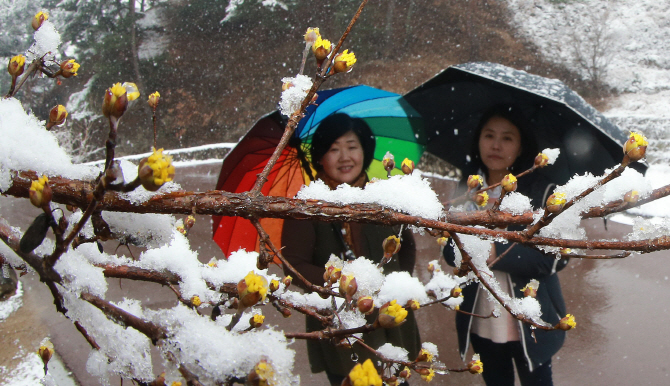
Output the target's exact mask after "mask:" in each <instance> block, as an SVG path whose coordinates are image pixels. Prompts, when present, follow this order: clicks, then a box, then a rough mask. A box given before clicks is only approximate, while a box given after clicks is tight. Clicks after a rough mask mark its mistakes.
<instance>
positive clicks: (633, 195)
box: [623, 190, 640, 204]
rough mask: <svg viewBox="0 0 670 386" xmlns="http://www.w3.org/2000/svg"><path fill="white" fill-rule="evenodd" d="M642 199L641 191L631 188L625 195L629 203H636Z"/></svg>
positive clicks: (625, 199)
mask: <svg viewBox="0 0 670 386" xmlns="http://www.w3.org/2000/svg"><path fill="white" fill-rule="evenodd" d="M639 199H640V193H638V191H637V190H630V191H628V192H627V193H626V194H625V195H624V196H623V200H624V201H625V202H627V203H629V204H634V203H636V202H637V201H638V200H639Z"/></svg>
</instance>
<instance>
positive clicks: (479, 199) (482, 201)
mask: <svg viewBox="0 0 670 386" xmlns="http://www.w3.org/2000/svg"><path fill="white" fill-rule="evenodd" d="M473 201H474V202H475V204H477V206H478V207H480V208H483V207H485V206H486V204H488V203H489V194H488V193H486V192H481V193H477V195H476V196H475V198H474V199H473Z"/></svg>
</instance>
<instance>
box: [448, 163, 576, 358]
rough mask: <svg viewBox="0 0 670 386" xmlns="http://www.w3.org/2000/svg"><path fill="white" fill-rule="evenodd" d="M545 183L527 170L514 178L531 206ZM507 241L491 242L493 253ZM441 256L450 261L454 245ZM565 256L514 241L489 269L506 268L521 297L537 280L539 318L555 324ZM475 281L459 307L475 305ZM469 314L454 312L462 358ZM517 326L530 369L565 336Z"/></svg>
mask: <svg viewBox="0 0 670 386" xmlns="http://www.w3.org/2000/svg"><path fill="white" fill-rule="evenodd" d="M548 187H549V183H547V181H546V180H544V179H543V178H542V177H541V176H539V175H536V174H530V175H528V176H526V177H522V178H520V179H519V180H518V189H517V191H518V192H520V193H522V194H524V195H526V196H528V197H529V198H530V199H531V204H532V205H533V207H534V208H538V207H543V206H544V202H545V199H546V197H547V196H548V194H550V193H551V192H549V189H548ZM460 190H461V191H463V190H464V181H462V182H461V189H460ZM508 229H509V230H522V229H523V227H520V226H518V227H509V228H508ZM508 247H509V244H502V243H498V242H496V243H495V253H496V254H497V255H500V254H501V253H503V252H504V251H505V250H507V248H508ZM444 258H445V260H446V261H447V264H449V265H451V266H453V265H454V247H453V243H449V244H448V245H447V246H446V247H445V248H444ZM567 263H568V261H567V259H560V260H557V259H556V258H555V257H554V256H550V255H546V254H544V253H542V252H540V251H538V250H536V249H533V248H530V247H526V246H522V245H516V246H514V247H513V248H512V250H511V251H510V252H509V253H507V255H505V256H504V257H503V258H502V259H501V260H500V261H498V262H497V263H496V264H495V265H494V266H493V267H492V269H495V270H498V271H502V272H506V273H508V274H509V275H510V278H511V281H512V283H511V284H512V285H511V288H513V289H514V294H513V295H514V297H517V298H518V297H522V296H523V292H522V291H521V289H522V288H523V287H525V286H526V284H528V282H529V281H530V280H531V279H536V280H538V281H539V282H540V286H539V288H538V290H537V300H538V302H539V303H540V307H541V310H542V320H544V321H545V322H547V323H549V324H551V325H555V324H556V323H558V321H559V320H560V319H561V318H562V317H564V316H565V314H566V309H565V301H564V300H563V293H562V292H561V285H560V283H559V281H558V276H557V275H556V272H557V271H560V270H561V269H563V268H565V266H566V265H567ZM478 288H479V284H478V283H471V284H469V285H468V286H466V287H465V288H464V289H463V296H464V300H463V303H462V304H461V306H460V309H461V310H463V311H466V312H470V313H472V312H473V310H474V308H475V301H476V300H477V299H476V297H477V294H478ZM471 322H472V316H469V315H466V314H463V313H458V314H456V330H457V332H458V344H459V349H460V353H461V357H462V358H463V360H465V355H466V353H467V350H468V346H469V344H470V327H471ZM518 323H519V328H520V330H521V332H522V333H521V334H520V337H521V344H522V346H523V348H524V353H525V356H526V360H527V361H528V365H529V368H530V370H531V371H532V370H533V369H534V368H536V367H537V366H539V365H541V364H542V363H545V362H546V361H548V360H549V359H551V357H552V356H553V355H554V354H555V353H556V352H558V350H559V349H560V348H561V346H562V345H563V341H564V340H565V332H564V331H561V330H555V331H545V330H540V329H534V330H531V328H530V326H529V325H528V324H525V323H522V322H518Z"/></svg>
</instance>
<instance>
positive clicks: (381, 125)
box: [213, 85, 426, 256]
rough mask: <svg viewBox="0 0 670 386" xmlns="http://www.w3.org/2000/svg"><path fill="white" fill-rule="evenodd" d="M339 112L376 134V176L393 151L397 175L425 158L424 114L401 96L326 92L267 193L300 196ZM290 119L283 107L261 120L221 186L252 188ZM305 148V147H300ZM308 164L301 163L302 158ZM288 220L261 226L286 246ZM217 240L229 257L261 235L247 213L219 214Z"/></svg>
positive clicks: (362, 90)
mask: <svg viewBox="0 0 670 386" xmlns="http://www.w3.org/2000/svg"><path fill="white" fill-rule="evenodd" d="M334 113H346V114H348V115H349V116H351V117H355V118H361V119H363V120H365V121H366V123H367V124H368V125H369V126H370V129H371V130H372V133H373V134H374V135H375V141H376V146H375V154H374V160H373V161H372V164H371V165H370V168H369V169H368V176H369V177H370V178H373V177H377V178H385V177H386V171H385V170H384V167H383V166H382V163H381V159H382V158H383V157H384V155H385V154H386V152H387V151H390V152H391V153H392V154H393V155H394V157H395V158H396V159H397V160H398V161H397V162H396V166H398V167H397V168H396V169H394V170H393V171H392V172H391V174H400V173H402V171H400V169H399V166H400V162H401V161H402V160H403V159H404V158H409V159H411V160H412V161H414V162H419V159H420V158H421V155H422V154H423V151H424V149H425V145H426V138H425V134H424V131H423V120H422V119H421V116H420V115H419V114H418V113H417V112H416V110H414V109H413V108H412V107H411V106H409V104H407V102H406V101H405V100H404V99H402V97H401V96H400V95H398V94H394V93H390V92H388V91H383V90H379V89H376V88H373V87H369V86H364V85H361V86H353V87H345V88H339V89H333V90H325V91H320V92H319V93H318V98H317V100H316V104H315V105H312V106H309V107H308V108H307V111H306V115H305V117H304V118H303V119H302V120H301V121H300V123H299V125H298V127H297V128H296V131H295V134H294V138H293V139H292V141H291V146H287V147H286V148H285V149H284V151H283V152H282V155H281V157H280V158H279V160H278V162H277V163H276V164H275V166H274V167H273V168H272V171H271V172H270V175H269V176H268V181H267V182H266V183H265V184H264V185H263V188H262V189H261V192H262V193H263V194H264V195H266V196H283V197H294V196H295V195H296V194H297V193H298V191H299V190H300V188H301V187H302V186H303V185H304V184H308V183H309V182H310V178H309V177H308V175H309V174H311V175H313V173H308V172H310V171H308V170H305V168H311V165H309V161H310V160H309V148H310V144H311V140H312V136H313V135H314V132H315V131H316V128H317V127H318V126H319V123H321V121H322V120H323V119H324V118H325V117H327V116H329V115H331V114H334ZM285 124H286V122H285V121H284V119H283V118H282V116H281V114H280V113H279V112H278V111H275V112H273V113H271V114H268V115H266V116H264V117H263V118H261V119H260V120H258V122H256V123H255V124H254V126H253V127H252V128H251V130H249V132H248V133H247V134H246V135H245V136H244V137H243V138H242V140H241V141H240V142H239V143H238V144H237V146H235V148H234V149H232V150H231V152H230V153H229V154H228V155H227V156H226V158H225V159H224V160H223V166H222V167H221V173H220V175H219V181H218V183H217V185H216V188H217V189H218V190H225V191H228V192H233V193H241V192H247V191H249V190H251V188H252V187H253V185H254V183H255V182H256V177H257V175H258V174H259V173H260V172H261V171H262V170H263V168H264V167H265V165H266V164H267V162H268V160H269V159H270V157H271V155H272V153H273V152H274V150H275V148H276V147H277V144H278V143H279V140H280V138H281V136H282V134H283V132H284V127H285ZM298 147H299V148H298ZM299 150H300V151H301V154H305V157H302V158H303V160H304V162H301V157H300V156H299ZM283 223H284V221H283V220H282V219H262V220H261V225H263V228H264V229H265V230H266V231H267V232H268V234H269V235H270V238H271V240H272V242H273V243H274V244H275V245H276V246H280V245H281V230H282V227H283ZM213 239H214V241H215V242H216V243H217V244H219V246H220V247H221V249H222V250H223V252H224V254H225V255H226V256H228V255H229V254H230V253H231V252H234V251H236V250H238V249H240V248H244V249H246V250H249V251H250V250H258V246H259V243H258V235H257V233H256V229H255V228H254V227H253V225H252V224H251V222H250V221H249V220H247V219H244V218H241V217H227V216H226V217H220V216H215V217H214V222H213Z"/></svg>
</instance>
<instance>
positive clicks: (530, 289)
mask: <svg viewBox="0 0 670 386" xmlns="http://www.w3.org/2000/svg"><path fill="white" fill-rule="evenodd" d="M539 287H540V282H539V281H537V280H535V279H532V280H531V281H530V282H529V283H528V284H526V286H525V287H523V288H522V289H521V292H523V296H524V297H531V298H534V297H537V289H538V288H539Z"/></svg>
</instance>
